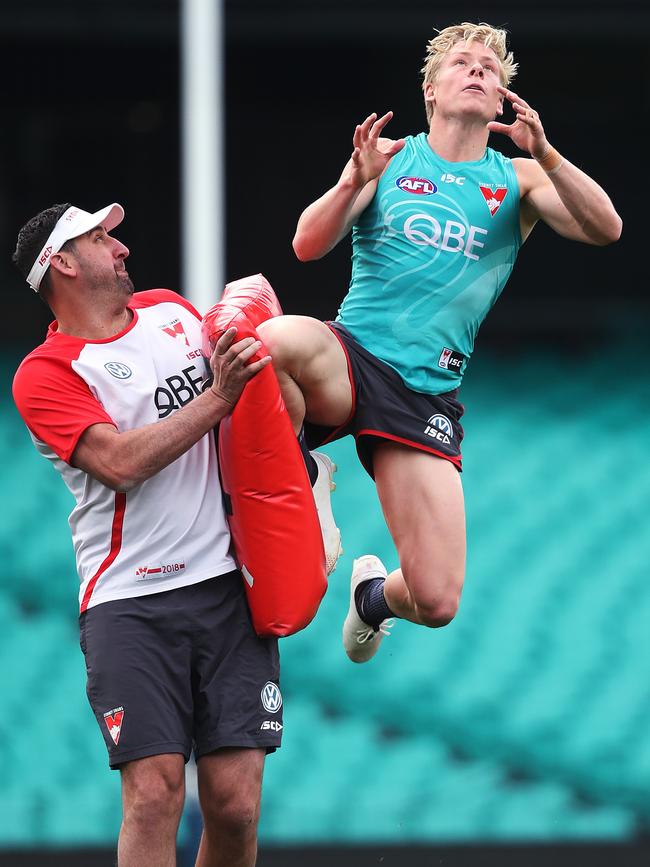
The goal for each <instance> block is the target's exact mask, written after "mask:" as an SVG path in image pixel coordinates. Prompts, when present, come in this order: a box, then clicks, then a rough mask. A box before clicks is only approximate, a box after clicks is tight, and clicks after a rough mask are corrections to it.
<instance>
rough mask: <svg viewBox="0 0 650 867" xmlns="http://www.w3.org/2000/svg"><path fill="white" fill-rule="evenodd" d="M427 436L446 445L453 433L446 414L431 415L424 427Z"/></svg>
mask: <svg viewBox="0 0 650 867" xmlns="http://www.w3.org/2000/svg"><path fill="white" fill-rule="evenodd" d="M424 432H425V434H426V435H427V436H430V437H432V438H433V439H434V440H438V441H439V442H441V443H445V444H446V445H448V444H449V443H450V442H451V438H452V437H453V435H454V429H453V427H452V425H451V422H450V421H449V419H448V418H447V416H446V415H440V414H438V415H432V416H431V418H430V419H429V422H428V424H427V426H426V427H425V429H424Z"/></svg>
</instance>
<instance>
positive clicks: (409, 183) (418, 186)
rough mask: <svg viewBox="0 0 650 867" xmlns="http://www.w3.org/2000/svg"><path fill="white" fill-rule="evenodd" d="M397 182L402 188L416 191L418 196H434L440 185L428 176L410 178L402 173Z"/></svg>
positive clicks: (407, 190)
mask: <svg viewBox="0 0 650 867" xmlns="http://www.w3.org/2000/svg"><path fill="white" fill-rule="evenodd" d="M395 184H396V186H398V187H399V188H400V190H404V191H405V192H407V193H414V194H415V195H416V196H432V195H433V194H434V193H437V192H438V187H437V186H436V185H435V184H434V183H433V181H430V180H429V179H428V178H410V177H407V176H406V175H402V177H401V178H398V179H397V180H396V181H395Z"/></svg>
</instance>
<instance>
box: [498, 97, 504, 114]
mask: <svg viewBox="0 0 650 867" xmlns="http://www.w3.org/2000/svg"><path fill="white" fill-rule="evenodd" d="M502 114H503V97H501V99H500V100H499V102H498V103H497V117H501V115H502Z"/></svg>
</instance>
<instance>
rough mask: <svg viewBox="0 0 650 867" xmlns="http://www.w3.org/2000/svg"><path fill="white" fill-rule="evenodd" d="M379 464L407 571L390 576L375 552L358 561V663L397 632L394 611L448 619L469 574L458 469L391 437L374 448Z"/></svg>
mask: <svg viewBox="0 0 650 867" xmlns="http://www.w3.org/2000/svg"><path fill="white" fill-rule="evenodd" d="M373 465H374V472H375V481H376V484H377V492H378V494H379V499H380V501H381V504H382V508H383V510H384V517H385V519H386V524H387V526H388V529H389V530H390V533H391V535H392V537H393V541H394V542H395V547H396V548H397V552H398V554H399V559H400V568H399V569H396V570H395V571H394V572H391V573H390V575H387V573H386V568H385V566H384V564H383V563H382V562H381V560H379V559H378V558H377V557H375V556H373V555H364V556H362V557H360V558H358V559H357V560H355V561H354V566H353V570H352V577H351V581H350V607H349V610H348V614H347V616H346V618H345V622H344V624H343V646H344V648H345V652H346V653H347V655H348V657H349V658H350V659H351V660H352V661H353V662H359V663H360V662H367V661H368V660H370V659H371V658H372V657H373V656H374V655H375V653H376V652H377V649H378V647H379V644H380V643H381V641H382V639H383V636H384V635H388V634H390V632H389V627H390V626H391V620H390V618H391V616H392V615H396V616H398V617H401V618H404V619H405V620H410V621H412V622H413V623H418V624H421V625H423V626H430V627H438V626H445V625H446V624H447V623H449V622H450V620H452V619H453V617H454V615H455V614H456V610H457V608H458V602H459V600H460V593H461V590H462V586H463V579H464V574H465V510H464V505H463V490H462V486H461V484H460V478H459V474H458V471H457V470H456V468H455V467H454V466H453V465H452V464H451V463H450V462H449V461H446V460H443V459H442V458H437V457H435V456H434V455H431V454H429V453H427V452H423V451H420V450H418V449H413V448H409V447H407V446H402V445H399V444H397V443H392V442H384V441H380V442H379V443H378V445H377V446H376V447H375V450H374V453H373Z"/></svg>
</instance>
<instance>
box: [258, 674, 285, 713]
mask: <svg viewBox="0 0 650 867" xmlns="http://www.w3.org/2000/svg"><path fill="white" fill-rule="evenodd" d="M261 697H262V704H263V706H264V710H266V711H268V712H269V713H277V712H278V711H279V710H280V708H281V707H282V693H281V692H280V690H279V688H278V687H277V686H276V684H275V683H271V681H269V682H268V683H265V684H264V687H263V689H262V696H261Z"/></svg>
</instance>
